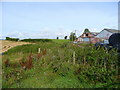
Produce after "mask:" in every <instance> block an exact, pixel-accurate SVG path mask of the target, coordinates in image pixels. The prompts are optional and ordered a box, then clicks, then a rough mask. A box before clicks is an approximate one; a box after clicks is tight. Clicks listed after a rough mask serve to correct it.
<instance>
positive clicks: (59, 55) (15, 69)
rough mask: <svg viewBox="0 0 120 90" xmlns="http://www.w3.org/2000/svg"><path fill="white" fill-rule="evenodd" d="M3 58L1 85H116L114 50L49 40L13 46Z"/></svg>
mask: <svg viewBox="0 0 120 90" xmlns="http://www.w3.org/2000/svg"><path fill="white" fill-rule="evenodd" d="M38 48H40V53H38V51H39V49H38ZM2 58H3V78H2V79H3V80H2V81H3V82H2V83H3V88H96V87H100V88H102V87H108V88H110V87H114V88H117V87H118V86H119V84H118V79H119V78H118V74H117V73H118V72H117V60H118V58H117V52H116V51H115V50H111V51H109V52H108V51H106V50H104V49H103V48H99V49H98V50H96V49H95V48H94V47H93V45H84V44H83V45H74V44H72V43H69V41H68V40H52V42H39V43H36V44H29V45H22V46H17V47H14V48H12V49H10V50H8V51H7V52H6V53H5V55H3V56H2Z"/></svg>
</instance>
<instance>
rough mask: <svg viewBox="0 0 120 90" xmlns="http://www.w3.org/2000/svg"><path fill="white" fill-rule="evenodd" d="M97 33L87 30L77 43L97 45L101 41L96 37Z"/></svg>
mask: <svg viewBox="0 0 120 90" xmlns="http://www.w3.org/2000/svg"><path fill="white" fill-rule="evenodd" d="M97 34H98V33H97V32H90V31H89V30H88V29H85V30H84V32H83V34H82V35H81V36H79V37H78V39H77V41H78V42H80V43H96V42H99V39H98V38H96V37H95V36H96V35H97Z"/></svg>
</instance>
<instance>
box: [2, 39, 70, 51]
mask: <svg viewBox="0 0 120 90" xmlns="http://www.w3.org/2000/svg"><path fill="white" fill-rule="evenodd" d="M50 40H52V41H53V42H55V43H59V44H60V43H65V42H69V40H64V39H50ZM24 44H31V42H21V41H18V42H15V41H8V40H0V45H2V46H1V47H0V52H1V51H2V53H3V52H6V51H7V50H9V49H11V48H12V47H15V46H18V45H24Z"/></svg>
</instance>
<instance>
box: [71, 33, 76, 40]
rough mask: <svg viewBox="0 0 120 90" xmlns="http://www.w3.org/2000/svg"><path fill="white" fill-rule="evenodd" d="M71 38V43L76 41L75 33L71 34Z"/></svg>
mask: <svg viewBox="0 0 120 90" xmlns="http://www.w3.org/2000/svg"><path fill="white" fill-rule="evenodd" d="M69 38H70V40H71V41H74V40H75V39H76V35H75V33H73V32H71V33H70V37H69Z"/></svg>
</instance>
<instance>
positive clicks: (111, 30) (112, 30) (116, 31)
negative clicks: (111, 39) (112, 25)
mask: <svg viewBox="0 0 120 90" xmlns="http://www.w3.org/2000/svg"><path fill="white" fill-rule="evenodd" d="M104 30H106V31H108V32H111V33H118V32H120V30H116V29H104Z"/></svg>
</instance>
